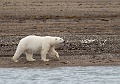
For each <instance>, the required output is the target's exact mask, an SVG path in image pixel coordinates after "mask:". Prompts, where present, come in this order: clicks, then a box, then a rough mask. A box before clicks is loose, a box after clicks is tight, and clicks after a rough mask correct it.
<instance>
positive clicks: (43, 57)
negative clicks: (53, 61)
mask: <svg viewBox="0 0 120 84" xmlns="http://www.w3.org/2000/svg"><path fill="white" fill-rule="evenodd" d="M47 53H48V50H46V49H42V51H41V59H42V60H43V61H49V59H46V55H47Z"/></svg>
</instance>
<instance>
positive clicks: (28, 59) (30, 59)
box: [25, 52, 36, 61]
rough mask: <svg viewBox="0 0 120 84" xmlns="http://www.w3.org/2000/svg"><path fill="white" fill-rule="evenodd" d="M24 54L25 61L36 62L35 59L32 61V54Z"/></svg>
mask: <svg viewBox="0 0 120 84" xmlns="http://www.w3.org/2000/svg"><path fill="white" fill-rule="evenodd" d="M25 54H26V59H27V61H36V59H33V54H32V53H28V52H25Z"/></svg>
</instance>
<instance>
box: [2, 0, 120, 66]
mask: <svg viewBox="0 0 120 84" xmlns="http://www.w3.org/2000/svg"><path fill="white" fill-rule="evenodd" d="M119 9H120V1H119V0H101V1H98V0H74V1H73V0H49V1H44V0H31V1H30V0H21V1H16V0H15V1H14V0H12V1H10V0H1V3H0V56H1V57H0V61H1V62H0V67H16V68H17V67H32V68H33V67H60V66H62V67H64V66H108V65H113V66H117V65H120V10H119ZM27 35H39V36H47V35H50V36H60V37H62V38H63V39H65V40H66V43H65V44H60V45H59V46H57V47H56V50H57V51H58V53H59V54H60V61H57V60H55V59H54V58H50V61H49V62H42V61H41V60H40V55H39V54H38V53H36V54H35V55H34V58H36V59H37V61H36V62H27V61H26V59H25V56H24V54H23V55H22V56H21V58H20V60H19V62H18V63H14V62H13V61H12V60H11V57H12V56H13V54H14V52H15V50H16V47H17V44H18V42H19V40H20V39H21V38H23V37H25V36H27ZM48 57H49V56H48Z"/></svg>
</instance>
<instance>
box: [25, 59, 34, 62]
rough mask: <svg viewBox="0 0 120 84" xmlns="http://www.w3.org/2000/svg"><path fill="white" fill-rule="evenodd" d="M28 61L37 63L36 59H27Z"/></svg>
mask: <svg viewBox="0 0 120 84" xmlns="http://www.w3.org/2000/svg"><path fill="white" fill-rule="evenodd" d="M27 61H31V62H33V61H36V59H29V60H28V59H27Z"/></svg>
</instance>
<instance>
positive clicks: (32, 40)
mask: <svg viewBox="0 0 120 84" xmlns="http://www.w3.org/2000/svg"><path fill="white" fill-rule="evenodd" d="M42 39H43V37H40V36H34V35H31V36H27V37H25V38H22V39H21V40H20V42H19V44H18V46H19V47H22V48H23V49H25V50H26V49H32V50H36V49H37V48H38V47H40V46H41V45H42V44H41V43H42Z"/></svg>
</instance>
